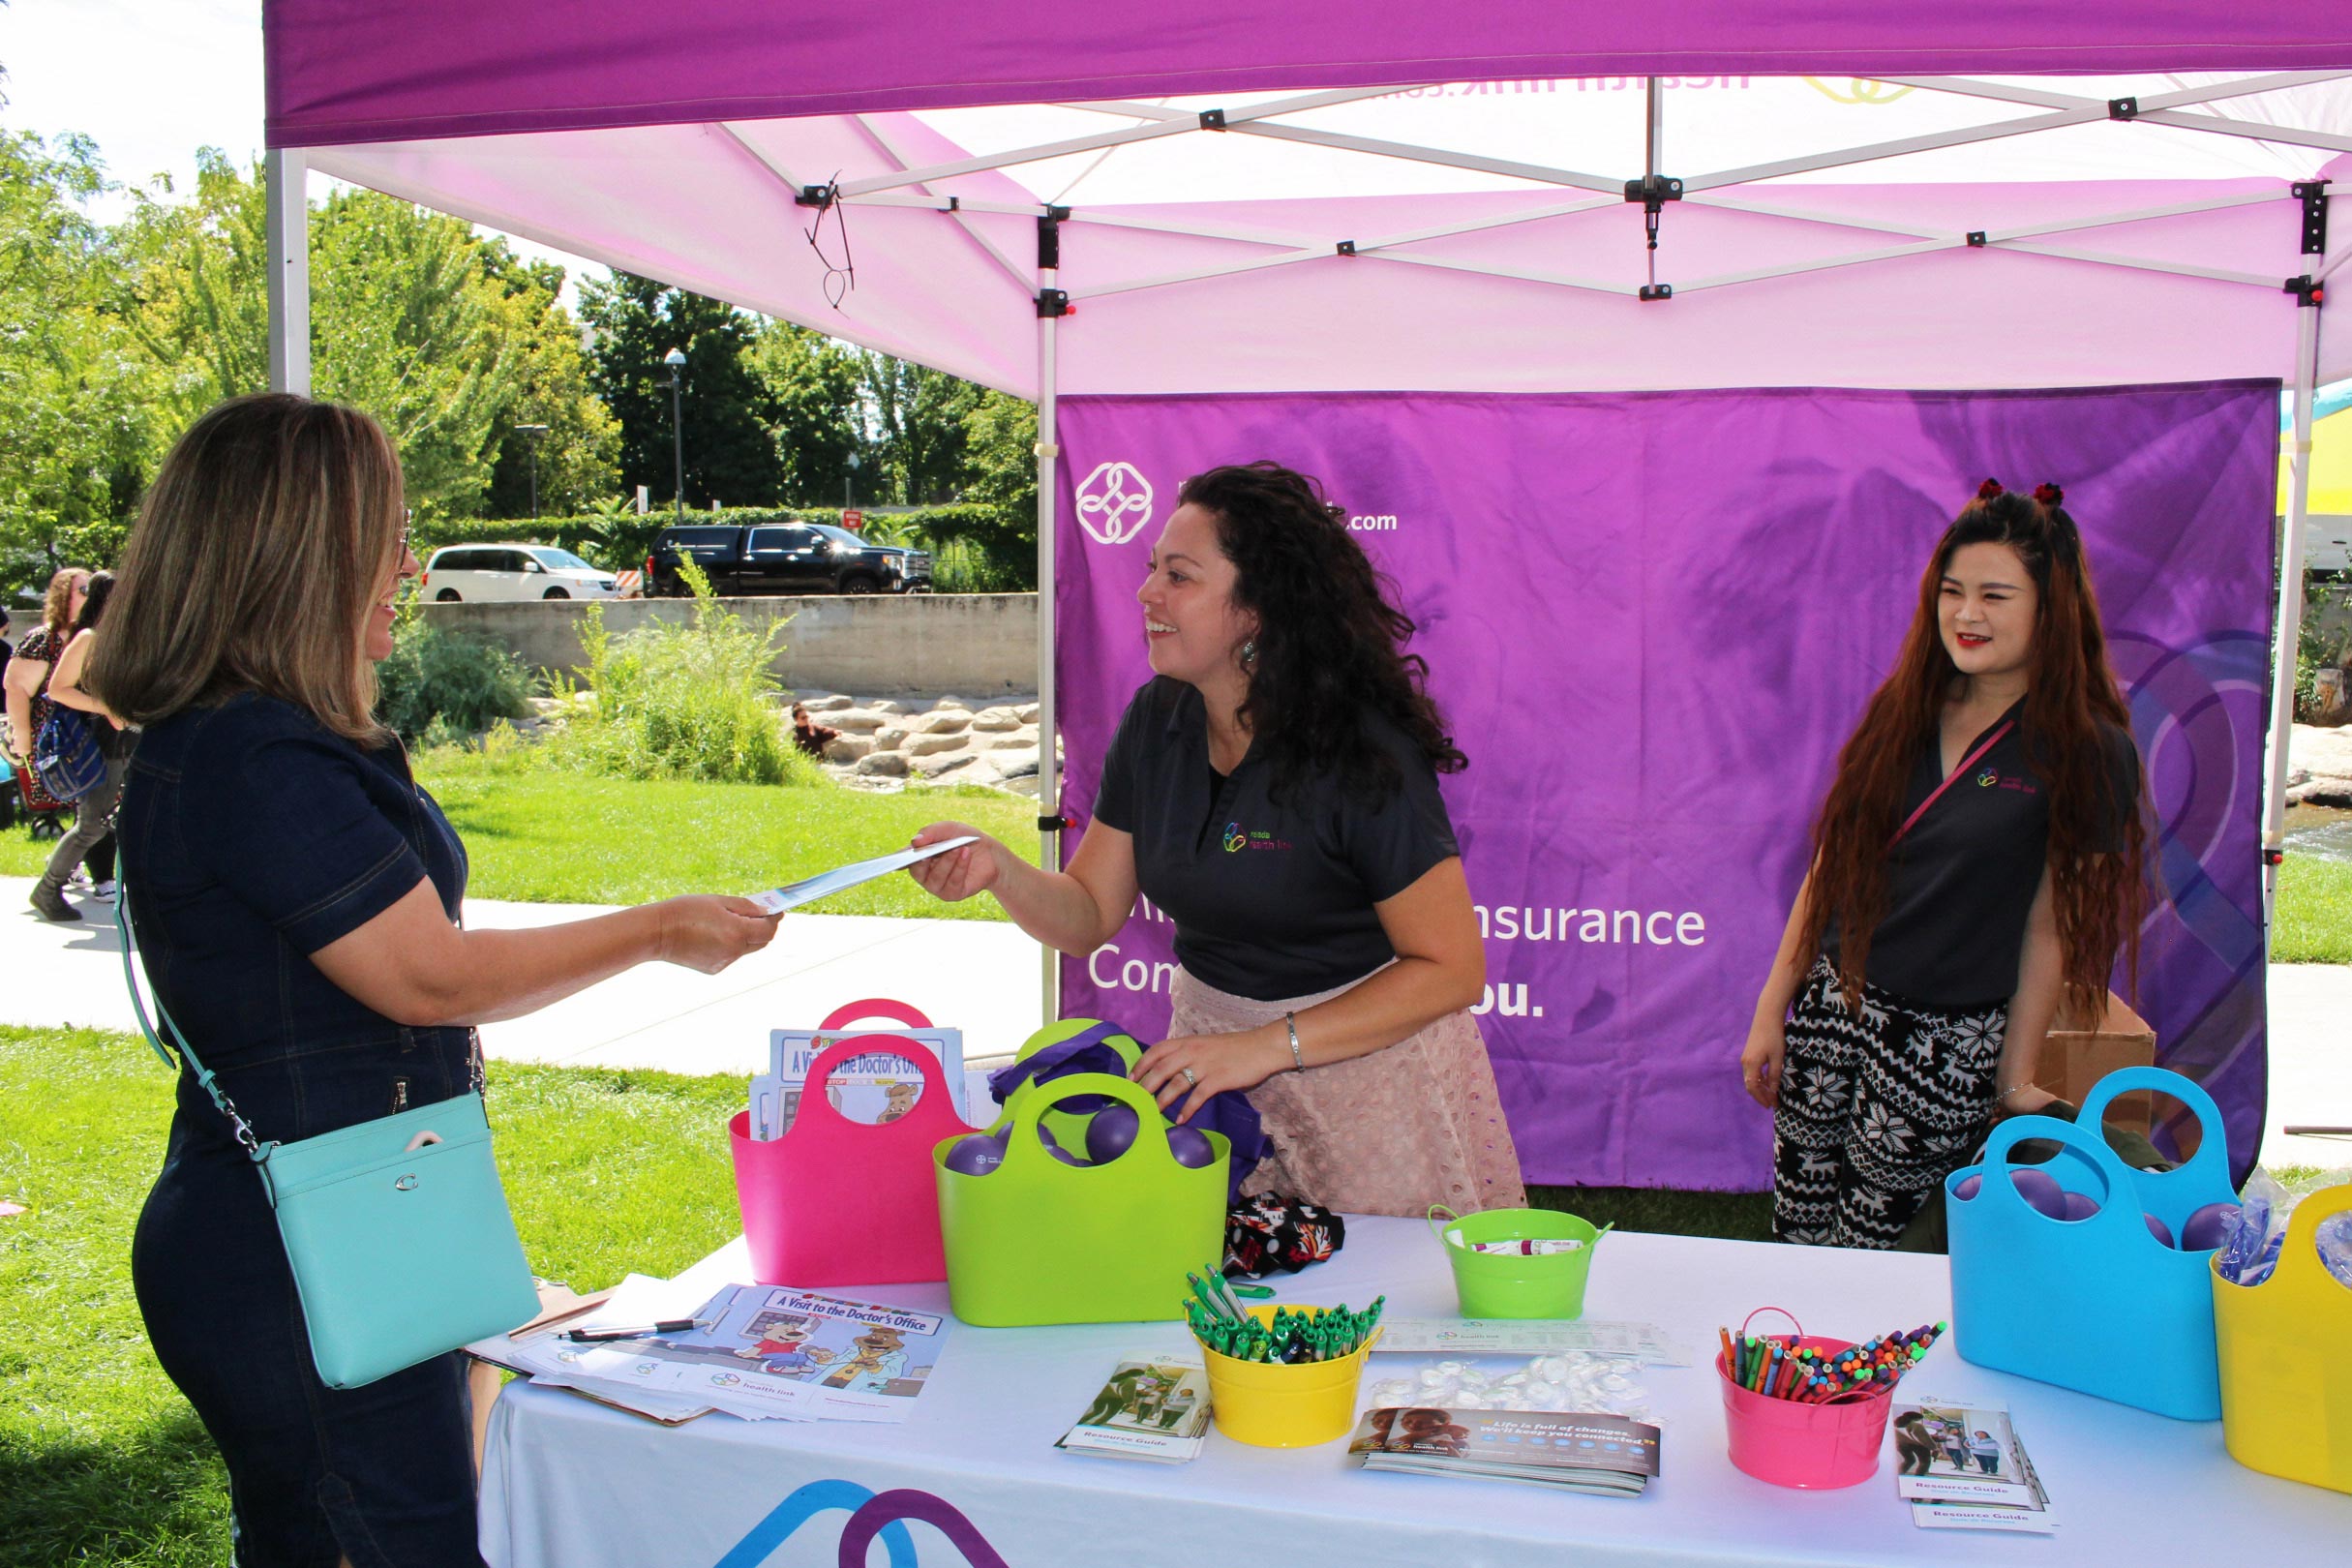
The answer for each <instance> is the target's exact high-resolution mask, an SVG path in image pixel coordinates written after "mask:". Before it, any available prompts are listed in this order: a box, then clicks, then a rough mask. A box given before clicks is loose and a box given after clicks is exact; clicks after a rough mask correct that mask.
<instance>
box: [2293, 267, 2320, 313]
mask: <svg viewBox="0 0 2352 1568" xmlns="http://www.w3.org/2000/svg"><path fill="white" fill-rule="evenodd" d="M2284 290H2285V292H2287V293H2290V294H2292V295H2294V296H2295V303H2296V304H2298V305H2300V306H2302V307H2303V308H2304V309H2305V310H2307V311H2315V310H2317V309H2319V308H2320V307H2321V306H2322V305H2324V304H2326V303H2327V300H2328V286H2327V285H2326V283H2324V282H2322V281H2321V280H2320V279H2317V278H2314V277H2312V276H2310V275H2309V274H2308V273H2307V274H2305V275H2304V276H2303V277H2300V278H2289V279H2288V280H2287V281H2286V283H2285V285H2284Z"/></svg>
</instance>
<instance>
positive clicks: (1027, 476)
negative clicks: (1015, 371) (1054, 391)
mask: <svg viewBox="0 0 2352 1568" xmlns="http://www.w3.org/2000/svg"><path fill="white" fill-rule="evenodd" d="M1037 444H1038V406H1037V405H1036V404H1034V403H1031V402H1029V401H1027V400H1026V399H1023V398H1016V397H1014V396H1013V395H1012V394H1011V393H1010V392H997V391H993V390H991V391H983V392H981V393H980V397H979V398H978V399H977V400H976V401H975V402H974V403H973V405H972V407H970V408H969V409H967V410H966V411H965V413H964V474H963V491H964V499H966V500H968V501H972V502H975V503H977V504H979V505H981V506H993V507H995V508H996V509H997V510H998V511H999V512H1001V513H1003V514H1004V516H1005V520H1006V522H1007V523H1008V524H1010V525H1013V526H1015V527H1017V528H1023V529H1025V530H1026V531H1027V533H1028V535H1029V538H1030V539H1031V541H1032V542H1034V541H1035V540H1036V538H1037V532H1038V456H1037Z"/></svg>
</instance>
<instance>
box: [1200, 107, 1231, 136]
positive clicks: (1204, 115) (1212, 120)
mask: <svg viewBox="0 0 2352 1568" xmlns="http://www.w3.org/2000/svg"><path fill="white" fill-rule="evenodd" d="M1200 128H1201V129H1202V130H1203V131H1222V130H1223V129H1225V111H1224V110H1223V109H1221V108H1213V109H1202V110H1201V111H1200Z"/></svg>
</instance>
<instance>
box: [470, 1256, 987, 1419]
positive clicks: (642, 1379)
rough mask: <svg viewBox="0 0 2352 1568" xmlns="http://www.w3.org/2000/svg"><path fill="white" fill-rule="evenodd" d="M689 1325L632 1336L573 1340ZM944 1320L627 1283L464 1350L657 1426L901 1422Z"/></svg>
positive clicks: (883, 1309) (810, 1299)
mask: <svg viewBox="0 0 2352 1568" xmlns="http://www.w3.org/2000/svg"><path fill="white" fill-rule="evenodd" d="M676 1322H688V1323H690V1325H691V1326H689V1327H686V1328H683V1329H665V1330H664V1331H661V1332H651V1333H646V1334H642V1335H633V1336H632V1337H630V1338H627V1339H618V1340H605V1341H591V1342H582V1341H579V1340H576V1339H574V1338H573V1337H572V1336H573V1334H574V1333H575V1332H578V1333H583V1334H593V1333H595V1332H597V1331H599V1330H611V1329H629V1328H639V1327H650V1326H651V1325H655V1324H669V1323H676ZM946 1330H947V1320H946V1319H945V1318H943V1317H940V1316H937V1315H935V1314H932V1313H927V1312H908V1311H906V1310H904V1309H902V1308H897V1307H890V1306H884V1305H881V1304H879V1303H874V1302H856V1301H846V1300H843V1299H841V1298H839V1297H835V1296H824V1295H818V1294H815V1293H814V1292H810V1291H805V1290H796V1289H793V1288H792V1287H791V1286H789V1285H754V1284H730V1285H723V1286H721V1287H720V1288H719V1289H718V1291H717V1292H715V1293H714V1294H709V1295H708V1296H706V1295H703V1294H702V1293H701V1292H699V1291H697V1292H695V1293H693V1295H692V1296H691V1297H689V1296H686V1295H684V1294H681V1292H680V1291H679V1289H678V1286H677V1285H676V1284H674V1283H673V1282H670V1281H667V1280H656V1279H651V1278H649V1277H648V1276H645V1275H641V1274H632V1275H630V1276H629V1277H628V1279H627V1280H625V1281H623V1282H621V1284H620V1286H619V1288H618V1289H616V1290H615V1291H614V1292H613V1293H612V1295H611V1296H610V1297H609V1298H608V1299H607V1300H606V1301H605V1303H604V1305H603V1306H601V1307H599V1308H597V1309H596V1310H595V1311H594V1312H589V1313H588V1314H586V1315H584V1316H580V1317H575V1318H567V1319H565V1320H563V1321H561V1322H559V1323H557V1324H554V1325H551V1326H549V1327H545V1328H539V1329H534V1330H530V1331H528V1332H526V1333H525V1334H524V1335H523V1336H522V1337H521V1338H511V1337H506V1336H500V1337H498V1338H495V1339H490V1340H483V1341H480V1342H477V1343H474V1344H470V1345H467V1350H468V1351H470V1352H471V1353H472V1354H474V1355H476V1356H478V1357H480V1358H481V1359H482V1360H484V1361H488V1362H491V1363H493V1364H495V1365H497V1366H500V1367H504V1368H506V1369H507V1370H508V1371H510V1372H520V1373H522V1374H524V1375H526V1376H528V1377H529V1378H530V1380H531V1381H532V1382H534V1383H539V1384H543V1385H546V1386H549V1387H555V1388H568V1389H571V1390H574V1391H575V1392H577V1393H580V1394H583V1395H586V1396H587V1397H588V1398H590V1399H593V1400H597V1401H600V1402H604V1403H606V1404H611V1405H615V1406H618V1408H620V1409H624V1410H633V1411H635V1412H636V1413H638V1414H640V1415H644V1416H647V1417H649V1418H651V1419H652V1420H655V1421H661V1422H665V1423H676V1422H679V1421H690V1420H692V1419H694V1418H695V1417H696V1416H699V1415H706V1414H708V1413H709V1412H710V1411H712V1410H723V1411H725V1412H727V1413H728V1414H730V1415H735V1416H740V1417H741V1418H743V1419H744V1420H746V1421H880V1422H896V1421H904V1420H905V1419H906V1418H907V1414H908V1412H909V1411H910V1410H911V1409H912V1408H913V1407H914V1403H915V1401H916V1400H917V1399H918V1398H920V1396H921V1394H922V1391H923V1388H924V1386H925V1384H926V1382H927V1381H928V1379H929V1377H930V1375H931V1372H932V1369H933V1368H934V1367H936V1366H937V1365H938V1361H939V1350H940V1347H941V1345H942V1343H943V1342H944V1341H945V1337H946Z"/></svg>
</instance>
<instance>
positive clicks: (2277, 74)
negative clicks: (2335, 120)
mask: <svg viewBox="0 0 2352 1568" xmlns="http://www.w3.org/2000/svg"><path fill="white" fill-rule="evenodd" d="M2345 75H2346V73H2344V72H2341V71H2273V72H2269V73H2266V74H2265V75H2259V76H2241V77H2239V78H2238V79H2236V80H2235V81H2229V82H2209V83H2207V84H2206V85H2204V86H2201V87H2183V88H2180V89H2178V90H2176V91H2174V92H2169V93H2153V94H2144V95H2142V96H2141V98H2140V100H2139V106H2140V117H2141V118H2143V119H2145V118H2146V117H2147V116H2148V114H2149V113H2150V111H2152V110H2160V109H2168V108H2171V107H2173V106H2175V105H2179V104H2217V103H2220V102H2221V101H2222V100H2224V99H2230V98H2251V97H2253V96H2254V95H2255V94H2257V93H2275V92H2280V91H2283V90H2284V89H2286V88H2289V87H2308V86H2312V85H2314V84H2316V83H2319V82H2326V81H2340V80H2342V79H2343V77H2344V76H2345ZM1876 79H1878V80H1880V81H1884V82H1886V83H1889V84H1890V85H1893V86H1896V87H1917V88H1921V89H1923V90H1924V91H1927V92H1931V93H1952V94H1956V95H1958V96H1960V97H1963V98H1990V99H1995V100H1998V101H1999V102H2001V103H2005V104H2031V105H2033V106H2035V107H2036V108H2083V107H2089V106H2093V105H2096V106H2098V107H2099V109H2100V111H2101V112H2102V113H2103V112H2104V111H2105V109H2106V101H2105V100H2103V99H2092V98H2085V97H2083V96H2082V94H2080V93H2054V92H2051V91H2050V90H2049V89H2048V88H2046V87H2019V86H2015V85H2012V84H2011V83H2008V82H2005V81H1979V80H1977V79H1976V78H1975V77H1974V76H1880V77H1878V78H1876Z"/></svg>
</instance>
